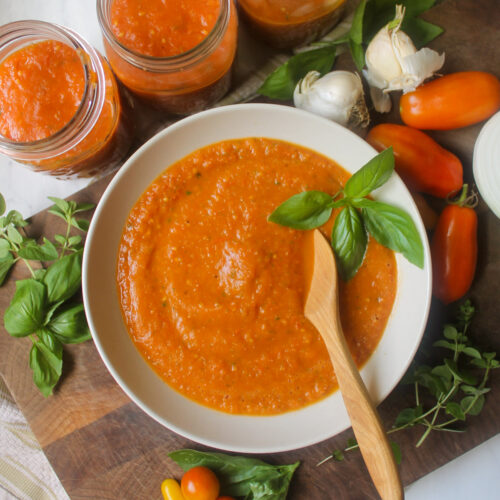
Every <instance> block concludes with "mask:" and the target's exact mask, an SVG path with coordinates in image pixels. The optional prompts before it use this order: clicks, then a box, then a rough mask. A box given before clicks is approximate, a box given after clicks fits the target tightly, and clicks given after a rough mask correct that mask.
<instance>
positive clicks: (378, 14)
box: [257, 0, 443, 100]
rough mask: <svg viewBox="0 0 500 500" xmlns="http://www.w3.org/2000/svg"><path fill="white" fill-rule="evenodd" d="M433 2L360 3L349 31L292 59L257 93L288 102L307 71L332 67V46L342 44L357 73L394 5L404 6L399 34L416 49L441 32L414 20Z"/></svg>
mask: <svg viewBox="0 0 500 500" xmlns="http://www.w3.org/2000/svg"><path fill="white" fill-rule="evenodd" d="M435 3H436V0H370V1H368V0H361V2H360V3H359V4H358V6H357V7H356V10H355V11H354V15H353V20H352V23H351V27H350V29H349V31H348V32H347V33H346V34H345V35H344V36H342V37H340V38H338V39H336V40H332V41H325V42H321V41H320V42H316V43H313V44H311V46H309V47H308V48H307V50H305V51H304V52H299V53H297V54H295V55H294V56H292V57H291V58H290V59H289V60H288V61H287V62H286V63H285V64H283V65H282V66H280V67H279V68H277V69H276V70H275V71H274V72H273V73H271V74H270V75H269V76H268V77H267V79H266V80H265V81H264V83H263V84H262V86H261V87H260V88H259V89H258V91H257V92H258V93H259V94H262V95H265V96H267V97H270V98H271V99H280V100H289V99H292V97H293V91H294V89H295V86H296V85H297V83H298V81H299V80H300V79H301V78H303V77H304V76H305V75H306V74H307V73H308V72H309V71H313V70H314V71H318V72H319V73H320V74H321V75H324V74H326V73H328V72H329V71H330V70H331V68H332V67H333V63H334V62H335V56H336V46H337V45H343V44H346V45H347V46H348V47H349V51H350V53H351V56H352V59H353V61H354V63H355V64H356V67H357V69H358V71H361V70H362V69H363V67H364V65H365V50H366V47H367V45H368V44H369V43H370V41H371V39H372V38H373V37H374V36H375V35H376V34H377V32H378V31H379V30H380V29H381V28H382V27H384V26H385V25H386V24H387V23H388V22H389V21H391V20H392V19H393V18H394V10H395V8H396V4H402V5H404V6H405V8H406V11H405V17H404V20H403V24H402V30H403V31H404V32H405V33H407V34H408V35H409V36H410V38H411V39H412V41H413V43H414V44H415V46H416V47H417V48H420V47H423V46H424V45H426V44H428V43H429V42H430V41H431V40H434V38H436V37H437V36H439V35H440V34H441V33H442V32H443V29H442V28H440V27H439V26H436V25H435V24H431V23H429V22H427V21H424V20H423V19H421V18H419V17H417V16H419V15H420V14H422V13H423V12H425V11H426V10H428V9H430V8H431V7H432V6H433V5H434V4H435Z"/></svg>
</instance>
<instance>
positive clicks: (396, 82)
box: [363, 5, 444, 112]
mask: <svg viewBox="0 0 500 500" xmlns="http://www.w3.org/2000/svg"><path fill="white" fill-rule="evenodd" d="M403 18H404V7H403V6H402V5H396V17H395V18H394V20H393V21H391V22H390V23H388V24H387V25H385V26H384V27H383V28H382V29H381V30H380V31H379V32H378V33H377V34H376V35H375V37H374V38H373V40H372V41H371V42H370V44H369V45H368V48H367V49H366V54H365V60H366V69H364V70H363V75H364V77H365V78H366V80H367V82H368V83H369V84H370V87H371V88H372V90H371V91H370V94H371V96H372V100H373V104H374V106H375V109H376V110H377V111H380V112H386V111H389V110H390V107H391V106H390V104H391V102H390V99H389V97H388V96H387V95H385V96H384V95H382V94H381V93H380V92H378V91H376V90H375V89H379V90H380V91H382V92H383V93H387V92H391V91H393V90H402V91H403V93H406V92H411V91H413V90H415V89H416V88H417V87H418V86H419V85H420V84H421V83H423V81H424V80H426V79H427V78H429V77H431V76H432V75H433V74H434V73H435V72H436V71H438V70H439V69H440V68H441V67H442V66H443V64H444V54H438V53H437V52H436V51H435V50H432V49H429V48H427V47H425V48H423V49H420V50H419V51H417V49H416V48H415V45H414V44H413V42H412V40H411V38H410V37H409V36H408V35H407V34H406V33H405V32H404V31H401V29H400V28H401V23H402V22H403ZM374 88H375V89H374Z"/></svg>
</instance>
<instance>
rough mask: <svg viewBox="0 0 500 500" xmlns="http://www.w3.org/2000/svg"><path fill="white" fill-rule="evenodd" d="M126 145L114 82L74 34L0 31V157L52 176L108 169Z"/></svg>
mask: <svg viewBox="0 0 500 500" xmlns="http://www.w3.org/2000/svg"><path fill="white" fill-rule="evenodd" d="M129 146H130V129H129V127H128V125H127V122H126V120H125V119H124V117H123V108H122V102H121V100H120V95H119V91H118V85H117V82H116V79H115V78H114V76H113V73H112V71H111V69H110V67H109V65H108V63H107V62H106V60H105V59H104V58H103V57H102V56H101V55H100V54H99V53H98V52H97V51H96V50H95V49H94V48H93V47H92V46H90V45H89V44H88V43H87V42H86V41H85V40H84V39H83V38H82V37H81V36H79V35H78V34H77V33H75V32H73V31H71V30H69V29H67V28H64V27H62V26H58V25H55V24H51V23H45V22H41V21H19V22H14V23H10V24H7V25H4V26H2V27H0V152H1V153H3V154H5V155H7V156H9V157H11V158H12V159H14V160H17V161H19V162H21V163H25V164H27V165H29V166H31V167H32V168H33V169H34V170H37V171H42V172H46V173H49V174H51V175H55V176H57V177H60V178H67V177H89V176H93V175H96V174H100V173H104V172H107V171H110V170H112V169H113V168H114V167H116V166H117V165H118V164H119V162H120V161H121V160H122V159H123V157H124V156H125V154H126V153H127V151H128V149H129Z"/></svg>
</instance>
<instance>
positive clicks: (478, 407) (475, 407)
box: [460, 395, 485, 420]
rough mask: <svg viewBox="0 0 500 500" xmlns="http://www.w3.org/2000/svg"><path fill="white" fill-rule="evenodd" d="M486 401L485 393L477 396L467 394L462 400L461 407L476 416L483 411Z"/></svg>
mask: <svg viewBox="0 0 500 500" xmlns="http://www.w3.org/2000/svg"><path fill="white" fill-rule="evenodd" d="M484 402H485V398H484V396H483V395H480V396H478V397H477V398H476V397H474V396H466V397H465V398H463V399H462V401H460V408H461V410H462V411H463V412H465V413H469V414H470V415H473V416H476V415H479V414H480V413H481V411H482V409H483V406H484ZM464 420H465V418H464Z"/></svg>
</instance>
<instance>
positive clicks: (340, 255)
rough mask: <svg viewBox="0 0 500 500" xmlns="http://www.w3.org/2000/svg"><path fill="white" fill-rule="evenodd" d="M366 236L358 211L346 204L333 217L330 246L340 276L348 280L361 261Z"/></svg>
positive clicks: (366, 243)
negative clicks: (334, 217)
mask: <svg viewBox="0 0 500 500" xmlns="http://www.w3.org/2000/svg"><path fill="white" fill-rule="evenodd" d="M367 245H368V237H367V235H366V230H365V227H364V225H363V221H362V220H361V217H360V215H359V213H358V211H357V210H356V209H355V208H353V207H352V206H350V205H348V206H346V207H345V208H343V209H342V210H341V212H340V213H339V214H338V215H337V217H336V219H335V223H334V225H333V230H332V247H333V249H334V251H335V256H336V258H337V262H338V268H339V273H340V276H341V277H342V279H343V280H344V281H349V280H350V279H351V278H352V277H353V276H354V275H355V274H356V271H357V270H358V268H359V266H361V263H362V262H363V258H364V256H365V252H366V247H367Z"/></svg>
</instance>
